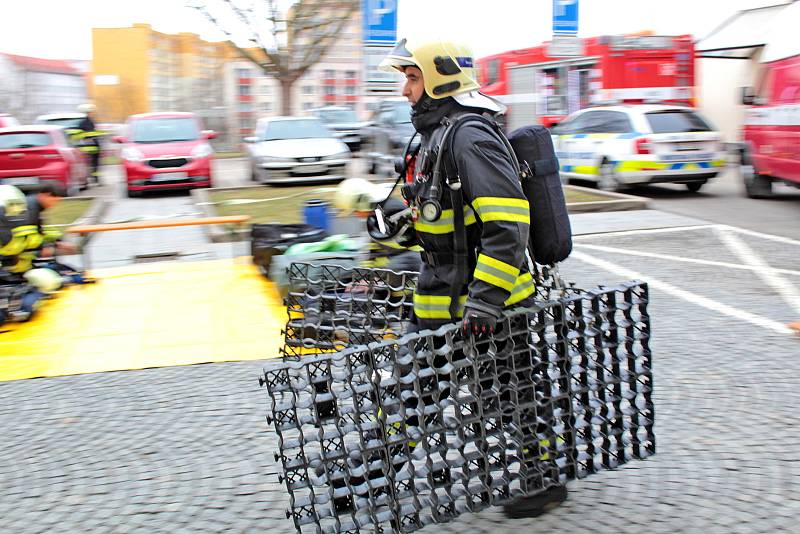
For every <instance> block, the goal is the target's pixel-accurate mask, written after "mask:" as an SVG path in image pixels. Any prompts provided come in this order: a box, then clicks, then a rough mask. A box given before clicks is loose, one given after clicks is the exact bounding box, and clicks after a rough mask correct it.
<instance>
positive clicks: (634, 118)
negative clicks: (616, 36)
mask: <svg viewBox="0 0 800 534" xmlns="http://www.w3.org/2000/svg"><path fill="white" fill-rule="evenodd" d="M551 134H552V136H553V144H554V145H555V149H556V154H557V155H558V159H559V163H560V165H561V176H562V179H570V178H575V179H581V180H592V181H595V182H597V187H598V188H599V189H602V190H606V191H616V190H619V189H622V188H624V187H625V186H628V185H634V184H659V183H678V184H685V185H686V187H687V188H688V189H689V190H690V191H693V192H697V191H699V190H700V188H701V187H703V184H705V183H706V182H707V181H708V180H710V179H712V178H714V177H715V176H717V174H719V172H720V171H721V170H722V169H723V168H724V167H725V151H724V145H723V143H722V137H721V136H720V134H719V132H716V131H714V129H713V128H712V127H711V126H710V125H709V123H708V122H707V121H706V120H705V119H703V118H702V117H700V116H699V115H698V114H697V113H696V112H695V111H694V110H693V109H691V108H687V107H681V106H669V105H655V104H631V105H614V106H598V107H592V108H587V109H583V110H581V111H578V112H576V113H573V114H572V115H570V116H569V117H567V118H566V119H565V120H564V121H563V122H561V123H559V124H558V125H556V126H554V127H553V128H552V129H551Z"/></svg>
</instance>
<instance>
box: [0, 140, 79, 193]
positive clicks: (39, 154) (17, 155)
mask: <svg viewBox="0 0 800 534" xmlns="http://www.w3.org/2000/svg"><path fill="white" fill-rule="evenodd" d="M89 172H90V171H89V165H88V162H87V161H86V156H85V155H84V154H83V153H82V152H81V151H80V150H78V149H77V148H75V147H73V146H71V145H70V144H69V142H68V141H67V138H66V137H65V136H64V132H63V130H62V129H61V128H60V127H58V126H43V125H35V126H13V127H9V128H0V183H2V184H8V185H15V186H17V187H19V188H20V189H23V190H25V189H28V188H31V187H35V186H36V185H38V184H40V183H42V182H46V181H48V180H49V181H56V182H59V183H61V185H63V186H64V188H65V189H66V190H67V194H68V195H74V194H75V193H77V192H78V191H79V190H81V189H86V188H87V187H89Z"/></svg>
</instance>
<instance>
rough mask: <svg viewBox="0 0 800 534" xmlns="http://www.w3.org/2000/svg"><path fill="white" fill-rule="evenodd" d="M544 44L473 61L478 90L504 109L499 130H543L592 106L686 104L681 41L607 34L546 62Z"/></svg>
mask: <svg viewBox="0 0 800 534" xmlns="http://www.w3.org/2000/svg"><path fill="white" fill-rule="evenodd" d="M551 52H554V50H553V48H552V47H551V43H549V42H546V43H544V44H542V45H539V46H535V47H532V48H524V49H520V50H511V51H509V52H503V53H501V54H495V55H493V56H488V57H485V58H481V59H479V60H478V61H477V68H478V79H479V81H480V83H481V88H482V89H481V90H482V91H483V92H485V93H486V94H488V95H492V96H495V97H497V98H498V99H500V100H501V101H503V102H505V103H506V104H507V105H508V107H509V110H508V114H507V119H506V120H507V126H508V127H509V129H513V128H516V127H519V126H523V125H525V124H532V123H534V122H539V123H541V124H544V125H545V126H551V125H552V124H554V123H557V122H559V121H561V120H562V119H563V118H564V117H565V116H566V115H568V114H570V113H573V112H575V111H577V110H579V109H583V108H585V107H588V106H590V105H592V104H594V103H609V102H626V103H645V102H653V101H658V102H662V103H673V104H685V105H690V106H691V105H693V104H694V82H695V63H694V44H693V41H692V37H691V36H689V35H680V36H676V37H669V36H660V35H614V36H602V37H590V38H587V39H583V40H582V50H581V54H580V55H578V56H570V57H556V56H551V55H550V53H551Z"/></svg>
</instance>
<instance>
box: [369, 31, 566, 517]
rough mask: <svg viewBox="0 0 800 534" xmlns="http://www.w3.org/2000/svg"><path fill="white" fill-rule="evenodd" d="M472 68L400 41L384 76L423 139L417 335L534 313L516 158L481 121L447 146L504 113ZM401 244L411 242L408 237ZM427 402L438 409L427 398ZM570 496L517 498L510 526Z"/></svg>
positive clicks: (466, 56) (426, 45)
mask: <svg viewBox="0 0 800 534" xmlns="http://www.w3.org/2000/svg"><path fill="white" fill-rule="evenodd" d="M473 61H474V59H473V56H472V53H471V51H470V49H469V48H468V47H466V46H463V45H460V44H456V43H453V42H447V41H441V40H439V41H431V42H422V43H414V42H412V41H407V40H406V39H403V40H401V41H399V42H398V43H397V44H396V45H395V47H394V49H393V50H392V51H391V52H390V53H389V54H388V55H387V56H386V58H385V59H384V60H383V61H382V63H381V64H380V68H382V69H384V70H389V71H391V70H394V71H398V72H400V73H402V74H403V76H404V77H405V84H404V85H403V96H405V97H406V98H407V99H408V101H409V102H410V103H411V106H412V112H411V121H412V123H413V124H414V127H415V128H416V130H417V131H418V132H419V134H420V135H421V141H420V149H419V152H418V155H416V160H415V162H414V163H415V171H414V180H413V183H411V184H407V185H406V186H405V188H404V197H405V198H406V199H407V200H408V201H409V203H410V205H411V207H412V209H413V211H414V213H415V214H416V215H415V217H414V223H413V227H414V231H415V235H414V236H413V237H414V239H413V241H414V242H416V244H418V245H419V246H421V247H422V248H423V252H422V259H423V264H422V267H421V270H420V274H419V279H418V281H417V286H416V289H415V294H414V316H415V323H416V326H417V328H419V329H428V328H431V329H434V328H438V327H439V326H441V325H443V324H446V323H452V322H456V321H460V322H461V324H462V330H463V331H464V333H465V334H466V335H475V336H478V337H480V336H483V335H487V334H490V333H492V332H493V331H494V330H495V329H496V328H497V325H498V323H499V321H500V319H501V317H502V314H503V312H504V310H507V309H509V308H512V307H515V306H528V305H531V304H532V303H533V297H534V295H535V292H536V288H535V285H534V281H533V277H532V275H531V272H530V268H529V260H528V258H527V256H526V249H527V245H528V237H529V226H530V212H529V203H528V200H527V198H526V196H525V194H524V193H523V190H522V187H521V184H520V180H519V175H518V173H517V171H516V169H515V163H514V160H513V155H512V154H511V153H510V152H509V151H508V149H507V147H506V146H505V144H504V143H503V142H502V140H501V139H500V138H499V137H498V136H497V135H496V133H495V132H494V131H493V126H491V125H489V124H487V123H486V122H485V121H483V120H477V118H476V119H474V120H469V121H465V122H463V123H459V126H458V127H457V128H454V129H453V130H452V131H451V132H448V136H449V137H448V139H449V141H447V143H446V144H445V145H442V139H443V137H444V136H445V133H446V132H447V130H448V128H449V127H450V126H451V125H452V124H453V123H455V122H456V120H457V119H458V117H460V116H461V115H464V114H467V113H473V114H478V115H481V116H483V117H484V118H487V119H489V120H492V118H494V117H497V116H498V115H499V114H501V113H503V112H504V111H505V106H503V105H502V104H501V103H499V102H497V101H496V100H494V99H492V98H490V97H488V96H486V95H483V94H482V93H480V91H479V89H480V87H479V85H478V82H477V80H476V76H475V69H474V64H473ZM437 160H439V161H438V163H439V165H440V167H438V169H437V168H435V163H436V162H437ZM462 210H463V212H462ZM378 217H379V216H378ZM376 218H377V217H376ZM405 241H406V242H407V243H409V242H411V240H409V238H408V236H405ZM508 357H509V356H508V355H502V354H500V351H499V350H498V354H496V355H495V359H496V361H497V365H498V366H501V365H505V363H503V358H508ZM489 380H491V378H489ZM483 385H484V384H483V383H482V386H483ZM486 386H487V387H491V384H486ZM422 402H423V403H425V404H428V402H432V401H431V400H426V399H425V397H424V396H423V399H422ZM526 421H527V420H526ZM406 424H408V425H410V426H411V425H417V424H419V422H414V421H411V420H409V421H407V423H406ZM523 425H524V426H525V427H526V429H525V430H524V431H523V432H524V433H527V434H532V433H533V429H534V427H535V426H536V421H532V422H525V423H523ZM539 445H542V444H541V443H540V444H539ZM534 449H537V446H536V445H532V446H531V447H530V448H527V449H524V454H525V455H526V456H527V455H530V457H531V458H532V461H533V462H538V461H542V462H545V461H547V459H548V457H547V456H546V455H545V454H544V453H539V452H535V451H534ZM542 465H543V466H544V464H542ZM551 467H552V466H549V467H547V469H551ZM566 496H567V490H566V486H563V485H556V486H554V487H550V488H548V489H543V488H542V490H541V491H537V492H533V493H531V494H530V495H527V496H523V497H518V498H516V499H515V500H513V501H512V502H511V503H509V504H507V505H506V506H505V507H504V510H505V513H506V515H507V516H509V517H535V516H538V515H540V514H542V513H544V512H546V511H547V510H549V509H550V508H552V507H553V506H556V505H558V504H559V503H561V502H563V501H564V500H565V499H566Z"/></svg>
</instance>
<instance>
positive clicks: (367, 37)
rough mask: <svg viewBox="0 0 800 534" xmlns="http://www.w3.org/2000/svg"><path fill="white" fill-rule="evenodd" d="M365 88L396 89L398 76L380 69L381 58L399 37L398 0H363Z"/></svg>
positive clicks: (377, 90) (372, 90)
mask: <svg viewBox="0 0 800 534" xmlns="http://www.w3.org/2000/svg"><path fill="white" fill-rule="evenodd" d="M361 19H362V28H363V37H362V41H363V46H362V57H363V58H364V76H363V80H364V91H365V92H366V93H373V94H386V93H391V92H393V91H394V90H395V88H396V87H395V86H396V85H397V84H396V82H397V77H396V76H394V75H392V74H391V73H387V72H381V71H379V70H378V64H379V63H380V61H381V59H383V57H384V56H385V55H386V54H388V53H389V52H390V51H391V50H392V47H393V46H394V43H395V42H396V41H397V0H361Z"/></svg>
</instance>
